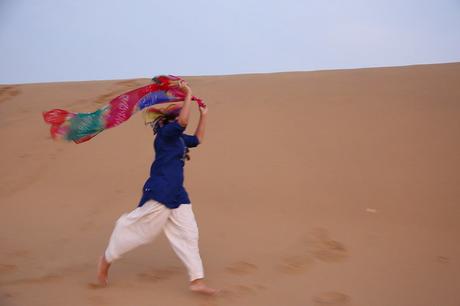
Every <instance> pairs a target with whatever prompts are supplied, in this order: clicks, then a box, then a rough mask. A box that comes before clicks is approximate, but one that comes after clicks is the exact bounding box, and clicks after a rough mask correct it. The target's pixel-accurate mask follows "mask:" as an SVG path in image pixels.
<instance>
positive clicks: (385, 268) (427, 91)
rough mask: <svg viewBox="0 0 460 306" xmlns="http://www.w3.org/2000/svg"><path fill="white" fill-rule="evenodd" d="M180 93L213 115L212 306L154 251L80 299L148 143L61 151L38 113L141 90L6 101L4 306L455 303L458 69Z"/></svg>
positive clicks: (194, 165) (106, 88) (109, 88)
mask: <svg viewBox="0 0 460 306" xmlns="http://www.w3.org/2000/svg"><path fill="white" fill-rule="evenodd" d="M187 80H189V81H190V83H191V85H192V87H193V90H194V94H195V95H197V96H200V97H202V98H204V99H205V101H206V102H207V103H208V105H209V106H210V120H209V128H208V134H207V139H206V141H205V143H204V144H203V145H201V146H200V147H199V148H196V149H194V150H192V154H191V156H192V160H191V161H190V162H189V163H188V164H187V166H186V186H187V188H188V190H189V193H190V195H191V199H192V202H193V205H194V210H195V214H196V216H197V220H198V223H199V227H200V234H201V240H200V243H201V253H202V256H203V260H204V262H205V268H206V272H207V276H208V278H209V281H210V283H211V284H212V285H216V286H219V287H221V288H223V289H224V293H223V294H222V296H220V297H218V298H204V297H200V296H194V295H193V294H191V293H189V292H188V291H187V283H186V280H187V276H186V272H185V269H184V268H183V267H182V265H181V263H180V262H179V260H178V259H177V258H176V257H175V255H174V253H173V252H172V250H171V249H170V247H169V246H168V244H167V242H166V240H165V239H164V237H160V238H159V239H158V240H157V241H156V242H155V243H154V244H152V245H148V246H145V247H142V248H140V249H137V250H135V251H133V252H131V253H129V254H128V255H127V256H126V257H125V258H123V259H122V260H120V261H119V262H117V263H116V264H115V265H114V267H113V270H112V274H111V286H110V287H109V288H107V289H93V288H91V286H89V285H88V284H89V283H91V282H92V281H93V279H94V274H95V268H96V266H95V264H96V261H97V258H98V256H99V255H100V254H101V252H102V251H103V249H104V248H105V245H106V243H107V240H108V237H109V235H110V233H111V230H112V228H113V225H114V222H115V220H116V219H117V218H118V217H119V216H120V215H121V214H122V213H124V212H127V211H129V210H131V209H133V208H134V207H135V206H136V205H137V201H138V200H139V197H140V190H141V187H142V184H143V182H144V180H145V179H146V176H147V175H148V170H149V166H150V163H151V161H152V159H153V152H152V135H151V130H149V129H148V128H146V127H144V126H143V124H142V120H141V117H140V116H137V117H136V118H133V119H131V120H130V121H129V122H127V123H126V124H124V125H122V126H120V127H117V128H115V129H112V130H108V131H105V132H103V133H102V134H100V135H98V136H96V138H94V139H93V140H91V141H89V142H87V143H84V144H80V145H75V144H72V143H58V142H53V141H52V140H51V139H50V137H49V132H48V126H46V125H45V124H44V122H43V121H42V118H41V112H42V111H44V110H48V109H51V108H64V109H69V110H73V111H93V110H94V109H96V108H98V107H100V106H101V105H103V104H104V103H106V102H107V101H108V100H110V98H112V97H114V96H116V95H118V94H119V93H122V92H124V91H126V90H129V89H132V88H136V87H138V86H141V85H144V84H146V82H148V80H147V79H137V80H126V81H95V82H75V83H48V84H29V85H14V86H0V141H1V143H2V146H1V157H2V158H1V159H0V171H1V174H2V175H1V176H0V205H1V214H0V229H1V230H0V244H1V248H0V305H2V306H3V305H21V306H22V305H34V306H40V305H44V306H45V305H46V306H52V305H78V306H82V305H94V306H96V305H97V306H104V305H110V306H116V305H123V306H129V305H136V306H141V305H161V306H167V305H197V306H214V305H264V306H269V305H276V306H279V305H315V306H318V305H320V306H322V305H357V306H359V305H363V306H365V305H370V306H409V305H414V306H425V305H426V306H433V305H442V306H450V305H452V306H454V305H455V306H457V305H458V303H459V301H460V244H459V243H458V241H459V238H458V235H459V233H460V223H459V218H460V202H459V201H460V188H459V182H460V154H459V153H460V137H459V136H460V86H459V83H460V63H453V64H442V65H423V66H412V67H397V68H379V69H359V70H346V71H322V72H299V73H279V74H260V75H238V76H213V77H188V78H187ZM197 116H198V112H197V110H196V109H194V113H193V121H192V123H191V125H190V126H189V128H188V132H190V133H193V129H194V126H195V124H196V119H197Z"/></svg>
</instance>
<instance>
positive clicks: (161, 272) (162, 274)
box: [137, 267, 181, 282]
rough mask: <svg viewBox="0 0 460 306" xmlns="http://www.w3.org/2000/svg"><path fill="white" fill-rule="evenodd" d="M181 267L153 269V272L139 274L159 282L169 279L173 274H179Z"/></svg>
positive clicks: (151, 280) (143, 277)
mask: <svg viewBox="0 0 460 306" xmlns="http://www.w3.org/2000/svg"><path fill="white" fill-rule="evenodd" d="M180 271H181V269H180V268H179V267H171V268H165V269H158V270H153V271H152V272H148V273H147V272H146V273H139V274H138V275H137V276H138V277H139V278H140V279H141V280H143V281H148V282H159V281H163V280H167V279H169V278H170V277H171V276H173V275H177V274H179V273H180Z"/></svg>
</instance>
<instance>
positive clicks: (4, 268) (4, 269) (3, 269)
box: [0, 264, 18, 273]
mask: <svg viewBox="0 0 460 306" xmlns="http://www.w3.org/2000/svg"><path fill="white" fill-rule="evenodd" d="M17 269H18V266H16V265H10V264H0V273H9V272H14V271H16V270H17Z"/></svg>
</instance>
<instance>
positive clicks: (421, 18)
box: [0, 0, 460, 84]
mask: <svg viewBox="0 0 460 306" xmlns="http://www.w3.org/2000/svg"><path fill="white" fill-rule="evenodd" d="M459 61H460V0H431V1H426V0H399V1H395V0H382V1H380V0H375V1H373V0H347V1H345V0H316V1H313V0H312V1H310V0H303V1H302V0H283V1H273V0H272V1H269V0H231V1H229V0H225V1H224V0H222V1H221V0H193V1H191V0H175V1H154V0H130V1H128V0H124V1H119V0H110V1H108V0H54V1H53V0H28V1H26V0H0V84H17V83H38V82H61V81H83V80H109V79H129V78H142V77H152V76H154V75H158V74H174V75H181V76H191V75H227V74H241V73H265V72H282V71H311V70H324V69H348V68H362V67H382V66H402V65H413V64H429V63H445V62H459Z"/></svg>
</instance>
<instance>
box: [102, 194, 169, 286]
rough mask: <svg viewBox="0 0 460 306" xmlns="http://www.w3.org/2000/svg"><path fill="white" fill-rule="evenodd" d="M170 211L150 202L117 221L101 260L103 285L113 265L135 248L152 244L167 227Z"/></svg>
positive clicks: (161, 205)
mask: <svg viewBox="0 0 460 306" xmlns="http://www.w3.org/2000/svg"><path fill="white" fill-rule="evenodd" d="M170 211H171V210H170V209H168V208H167V207H165V206H164V205H163V204H160V203H158V202H155V201H148V202H146V203H145V204H144V205H143V206H142V207H138V208H136V209H134V210H133V211H131V212H130V213H128V214H124V215H122V216H121V217H120V218H119V219H118V220H117V222H116V225H115V228H114V230H113V232H112V235H111V237H110V241H109V244H108V246H107V249H106V250H105V252H104V255H102V256H101V258H100V260H99V265H98V280H99V283H100V284H101V285H104V286H105V285H107V278H108V276H107V275H108V271H109V268H110V265H111V263H112V262H113V261H114V260H116V259H118V258H120V257H121V256H123V254H125V253H127V252H129V251H131V250H133V249H134V248H136V247H138V246H140V245H143V244H146V243H149V242H151V241H152V240H153V239H154V238H155V237H156V236H157V235H158V233H159V232H160V231H161V229H162V228H163V226H164V225H165V223H166V221H167V220H168V215H169V213H170Z"/></svg>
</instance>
